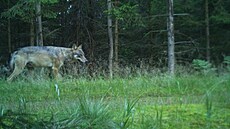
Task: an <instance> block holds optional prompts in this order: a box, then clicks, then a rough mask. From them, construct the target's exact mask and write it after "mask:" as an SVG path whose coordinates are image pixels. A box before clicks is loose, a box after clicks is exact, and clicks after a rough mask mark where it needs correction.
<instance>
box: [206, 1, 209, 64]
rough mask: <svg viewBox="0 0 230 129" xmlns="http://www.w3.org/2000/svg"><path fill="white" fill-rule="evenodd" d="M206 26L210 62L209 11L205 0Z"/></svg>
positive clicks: (207, 50)
mask: <svg viewBox="0 0 230 129" xmlns="http://www.w3.org/2000/svg"><path fill="white" fill-rule="evenodd" d="M205 24H206V59H207V61H208V62H210V38H209V35H210V34H209V11H208V0H205Z"/></svg>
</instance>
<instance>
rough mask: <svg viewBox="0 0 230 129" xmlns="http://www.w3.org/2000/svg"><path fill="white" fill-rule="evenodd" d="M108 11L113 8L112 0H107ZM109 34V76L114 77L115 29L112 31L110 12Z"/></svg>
mask: <svg viewBox="0 0 230 129" xmlns="http://www.w3.org/2000/svg"><path fill="white" fill-rule="evenodd" d="M107 5H108V11H109V12H110V10H111V9H112V2H111V0H107ZM108 35H109V47H110V52H109V76H110V78H113V31H112V18H111V15H110V14H108Z"/></svg>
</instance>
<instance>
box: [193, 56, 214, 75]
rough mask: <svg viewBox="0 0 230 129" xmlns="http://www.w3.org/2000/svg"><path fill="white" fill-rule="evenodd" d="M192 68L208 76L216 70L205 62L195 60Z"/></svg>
mask: <svg viewBox="0 0 230 129" xmlns="http://www.w3.org/2000/svg"><path fill="white" fill-rule="evenodd" d="M192 66H193V68H194V69H195V70H197V71H199V72H201V73H203V74H208V73H210V72H214V71H215V70H216V68H213V67H212V64H211V63H209V62H208V61H205V60H200V59H194V60H193V61H192Z"/></svg>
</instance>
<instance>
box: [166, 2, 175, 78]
mask: <svg viewBox="0 0 230 129" xmlns="http://www.w3.org/2000/svg"><path fill="white" fill-rule="evenodd" d="M168 14H169V15H168V21H167V22H168V23H167V28H168V70H169V73H170V74H171V75H174V72H175V53H174V44H175V41H174V18H173V0H168Z"/></svg>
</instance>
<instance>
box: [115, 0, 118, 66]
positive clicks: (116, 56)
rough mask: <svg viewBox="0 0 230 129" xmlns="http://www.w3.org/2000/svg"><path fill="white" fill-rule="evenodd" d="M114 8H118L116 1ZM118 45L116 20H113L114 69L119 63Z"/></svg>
mask: <svg viewBox="0 0 230 129" xmlns="http://www.w3.org/2000/svg"><path fill="white" fill-rule="evenodd" d="M115 6H118V1H117V0H116V1H115ZM118 43H119V32H118V19H117V18H116V19H115V39H114V45H115V46H114V47H115V48H114V54H115V60H114V66H115V68H116V69H118V66H119V63H118V46H119V45H118Z"/></svg>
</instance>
